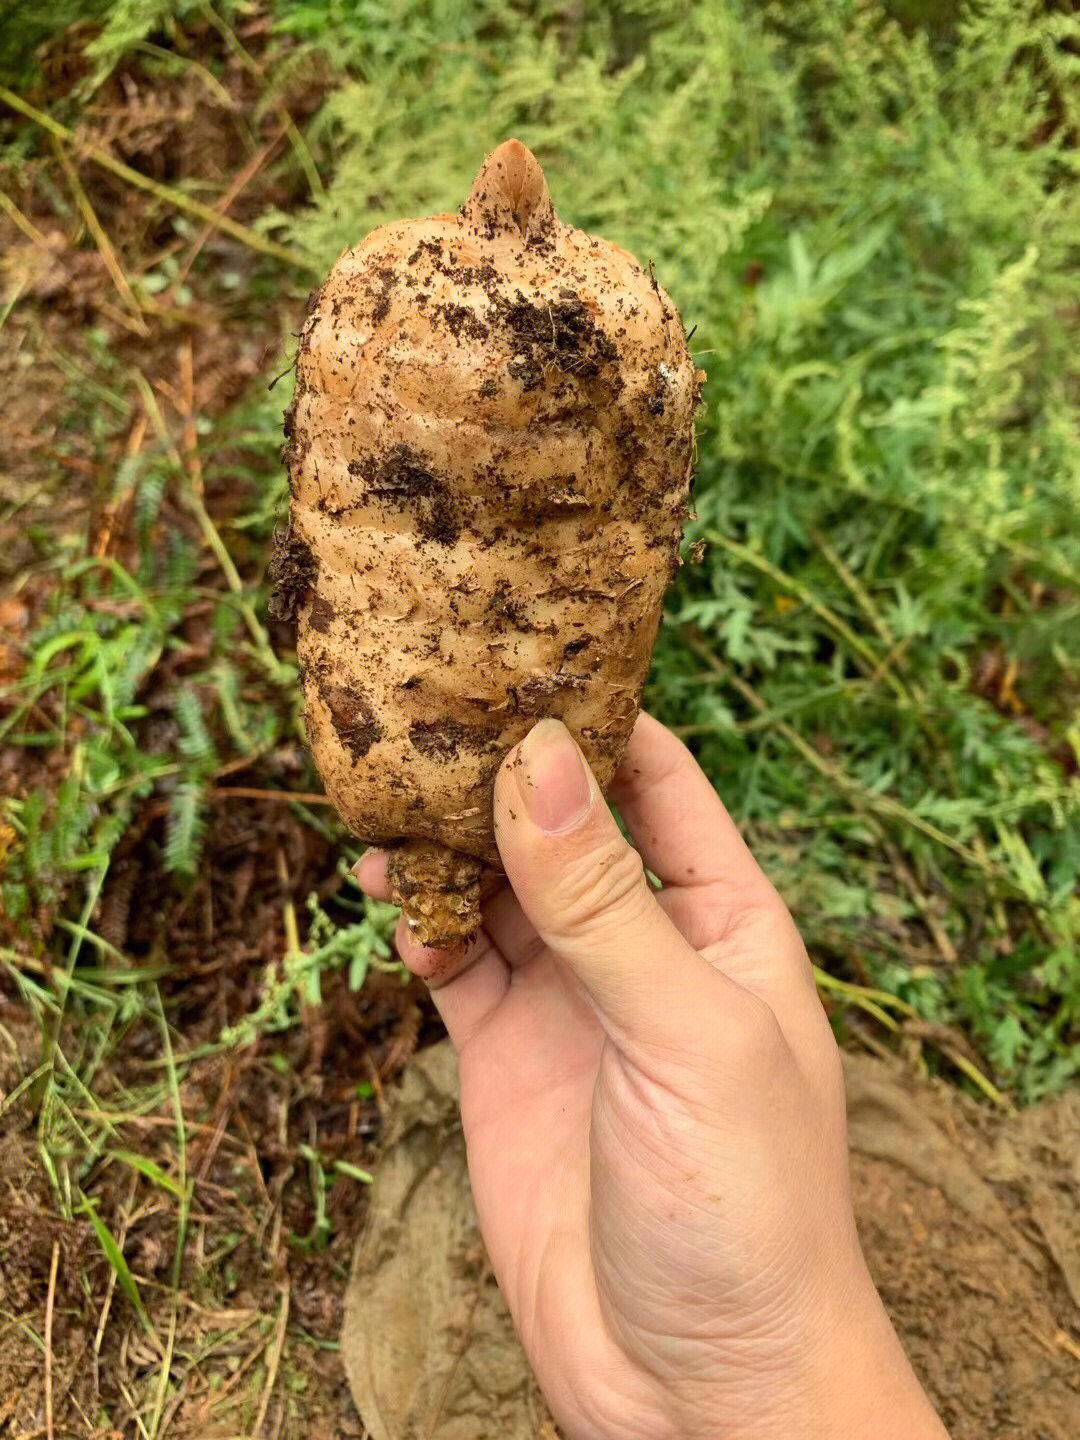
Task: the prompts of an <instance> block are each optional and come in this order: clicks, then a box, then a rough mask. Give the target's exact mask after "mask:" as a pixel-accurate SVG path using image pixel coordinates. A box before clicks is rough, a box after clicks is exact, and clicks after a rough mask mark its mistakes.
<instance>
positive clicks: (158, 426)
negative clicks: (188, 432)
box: [0, 87, 286, 682]
mask: <svg viewBox="0 0 1080 1440" xmlns="http://www.w3.org/2000/svg"><path fill="white" fill-rule="evenodd" d="M0 89H2V87H0ZM132 380H133V381H134V383H135V388H136V389H137V390H138V392H139V395H140V396H141V398H142V402H143V405H144V406H145V407H146V413H147V414H148V415H149V417H150V423H151V424H152V425H153V427H154V429H155V430H156V432H157V436H158V440H159V441H160V442H161V445H162V446H163V448H164V449H165V450H166V451H167V452H168V455H169V458H170V460H172V462H173V464H174V465H175V466H176V468H177V470H178V471H179V472H180V474H181V475H183V476H185V477H186V478H187V479H188V480H189V482H190V483H189V484H188V486H187V490H186V494H185V496H184V498H185V500H186V501H187V507H188V509H189V510H190V511H191V513H192V514H193V515H194V517H195V519H196V521H197V523H198V526H199V529H200V530H201V531H202V535H203V539H204V540H205V541H206V544H207V546H208V547H209V548H210V550H211V551H212V552H213V555H214V558H215V559H216V560H217V562H218V565H219V566H220V567H221V572H222V574H223V575H224V576H225V582H226V584H227V585H228V587H229V589H230V591H231V592H232V594H233V597H234V599H235V601H236V606H237V609H238V610H239V611H240V614H241V616H242V618H243V621H244V624H245V625H246V626H247V630H248V634H249V635H250V636H251V639H252V645H253V648H254V650H255V653H256V655H258V657H259V660H260V661H261V662H262V665H263V667H264V669H265V670H266V672H267V674H268V675H269V676H270V678H271V679H272V680H274V681H275V682H280V680H281V678H282V675H283V673H284V672H285V668H286V667H284V666H283V665H282V663H281V661H280V660H279V659H278V657H277V656H276V655H275V654H274V650H273V646H272V645H271V644H270V637H269V635H268V634H267V633H266V629H265V627H264V626H263V625H262V623H261V622H260V620H259V617H258V616H257V615H256V614H255V611H254V609H253V608H252V606H251V603H250V601H249V600H248V599H247V597H246V595H245V593H244V582H243V581H242V580H241V579H240V572H239V571H238V570H237V568H236V566H235V565H234V564H233V558H232V556H231V555H230V554H229V552H228V550H227V549H226V547H225V542H224V541H223V540H222V538H221V534H220V532H219V531H218V528H217V526H216V525H215V524H214V522H213V520H212V519H211V518H210V513H209V511H208V510H207V508H206V505H205V504H204V503H203V498H202V496H201V495H200V494H199V493H198V490H197V489H196V482H195V480H194V478H193V477H192V476H191V473H190V471H189V470H188V468H187V467H186V466H185V465H184V461H183V457H182V456H181V454H180V451H179V450H178V449H177V446H176V442H175V440H174V439H173V438H172V436H171V435H170V434H169V427H168V426H167V425H166V424H165V417H164V415H163V414H162V413H161V406H160V405H159V404H158V401H157V396H156V395H155V394H154V391H153V389H152V388H151V386H150V384H149V383H148V381H147V379H146V376H145V375H144V374H143V373H142V371H141V370H138V369H136V370H133V371H132Z"/></svg>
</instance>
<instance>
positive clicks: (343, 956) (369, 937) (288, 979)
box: [221, 859, 408, 1045]
mask: <svg viewBox="0 0 1080 1440" xmlns="http://www.w3.org/2000/svg"><path fill="white" fill-rule="evenodd" d="M338 871H339V874H340V875H341V878H342V880H343V881H344V882H345V885H346V887H347V892H348V891H352V892H353V893H352V895H351V896H350V895H349V894H348V893H346V895H345V897H344V898H343V899H340V900H339V904H340V905H341V906H342V907H343V908H344V910H345V912H346V914H348V913H349V912H351V913H352V915H353V916H354V918H353V919H352V920H349V921H347V922H346V923H345V924H339V923H338V922H337V921H336V920H334V919H333V918H331V916H329V915H328V914H327V913H326V911H325V910H324V909H323V907H322V906H321V905H320V904H319V901H318V897H317V896H315V895H311V896H309V897H308V905H307V908H308V917H309V923H308V938H307V948H306V949H305V950H303V951H301V950H299V949H295V948H294V949H292V950H290V951H289V953H288V954H286V956H285V958H284V961H283V963H282V967H281V974H280V975H279V974H277V971H276V967H275V966H271V967H270V969H269V971H268V973H267V976H266V985H265V989H264V992H263V997H262V1000H261V1001H260V1002H259V1005H258V1007H257V1008H256V1009H255V1010H254V1011H252V1012H251V1013H250V1014H249V1015H245V1016H244V1018H243V1019H242V1020H241V1021H240V1022H239V1023H238V1024H236V1025H232V1026H230V1027H229V1028H228V1029H227V1030H224V1031H223V1032H222V1035H221V1043H222V1044H223V1045H251V1044H253V1043H254V1042H255V1040H256V1039H257V1038H258V1037H259V1035H260V1034H262V1033H265V1032H272V1031H276V1030H287V1029H289V1027H290V1026H291V1025H293V1024H294V1023H295V1021H296V1019H297V1017H298V1015H299V1011H300V1007H301V1006H302V1005H319V1004H321V1003H322V977H323V976H324V975H325V974H328V973H330V972H332V971H339V972H343V973H344V975H345V978H346V982H347V984H348V986H349V989H350V990H359V989H360V987H361V986H362V985H363V983H364V981H365V980H366V979H367V975H368V972H369V971H370V970H373V969H374V970H391V971H396V972H398V973H400V975H401V978H402V980H403V981H405V980H407V979H408V974H407V972H406V971H405V968H404V966H403V965H401V963H400V961H396V960H394V959H393V958H392V950H391V947H390V940H391V936H392V934H393V930H394V924H395V922H396V920H397V917H398V914H399V911H398V909H397V907H396V906H394V905H384V904H382V903H381V902H380V901H377V900H372V899H370V898H369V897H368V896H366V895H360V894H359V892H358V891H357V889H356V882H355V881H354V880H353V877H352V872H351V870H350V869H349V862H348V861H347V860H346V859H342V860H341V861H340V862H339V865H338Z"/></svg>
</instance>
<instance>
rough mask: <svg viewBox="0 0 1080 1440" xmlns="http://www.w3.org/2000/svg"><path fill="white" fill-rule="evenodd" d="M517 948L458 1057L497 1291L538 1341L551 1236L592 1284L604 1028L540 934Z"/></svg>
mask: <svg viewBox="0 0 1080 1440" xmlns="http://www.w3.org/2000/svg"><path fill="white" fill-rule="evenodd" d="M506 903H509V904H514V903H516V902H512V900H510V899H509V897H507V901H506ZM515 928H516V927H515ZM493 948H494V947H493ZM525 950H527V951H528V952H529V953H528V956H527V958H526V956H525V955H524V954H523V953H522V952H523V951H525ZM516 951H517V953H515V954H512V955H507V954H505V952H502V953H503V958H504V959H505V960H506V961H507V963H508V964H509V966H510V969H511V976H512V978H511V983H510V986H509V988H508V990H507V991H506V994H505V995H504V997H503V999H502V1000H501V1001H500V1003H499V1005H498V1006H497V1007H496V1009H495V1010H494V1011H493V1012H492V1013H491V1015H490V1016H489V1017H488V1018H487V1020H486V1022H485V1023H484V1024H483V1025H482V1026H481V1027H480V1028H479V1029H478V1030H477V1031H476V1032H475V1033H474V1034H473V1035H471V1036H470V1037H469V1039H468V1040H467V1041H466V1042H465V1043H464V1044H463V1045H462V1047H461V1051H460V1057H459V1059H460V1074H461V1108H462V1122H463V1125H464V1129H465V1135H466V1138H467V1140H468V1151H469V1171H470V1176H471V1180H472V1186H473V1193H474V1196H475V1198H476V1206H477V1212H478V1214H479V1217H480V1224H481V1228H482V1231H483V1234H484V1238H485V1241H486V1243H487V1246H488V1250H489V1253H490V1256H491V1261H492V1265H493V1266H494V1269H495V1272H496V1275H497V1277H498V1280H499V1283H500V1286H501V1287H502V1289H503V1293H504V1294H505V1295H506V1296H507V1297H508V1299H509V1301H510V1304H511V1308H512V1309H513V1311H514V1315H515V1320H516V1321H517V1323H518V1325H519V1327H520V1328H521V1330H522V1335H523V1339H524V1340H525V1343H526V1345H530V1341H531V1338H532V1336H531V1335H530V1334H529V1333H528V1332H529V1329H530V1326H531V1325H533V1324H535V1323H537V1317H538V1315H539V1313H540V1308H539V1306H538V1304H537V1300H538V1287H539V1285H540V1283H541V1275H540V1272H541V1268H542V1264H543V1257H544V1255H545V1253H547V1252H548V1247H549V1243H550V1241H551V1237H552V1236H553V1235H554V1234H556V1233H558V1234H560V1235H561V1236H562V1237H564V1240H565V1242H567V1243H569V1244H570V1245H571V1246H572V1247H573V1248H574V1250H576V1252H577V1254H576V1258H577V1262H578V1266H579V1267H580V1269H579V1273H578V1277H577V1283H578V1285H580V1286H585V1285H591V1284H592V1280H591V1274H592V1272H591V1265H590V1262H589V1239H588V1228H587V1225H588V1205H587V1197H588V1174H587V1166H588V1144H587V1142H588V1134H589V1113H590V1110H591V1107H592V1103H593V1092H594V1090H595V1086H596V1078H597V1072H598V1069H599V1064H600V1053H601V1049H602V1046H603V1034H602V1031H601V1029H600V1026H599V1023H598V1021H597V1020H596V1017H595V1014H594V1012H593V1010H592V1007H591V1006H590V1004H589V1002H588V1001H587V1000H586V999H585V997H584V996H583V995H582V993H581V992H580V990H579V989H578V988H577V986H576V982H574V981H573V979H572V977H570V976H569V975H568V974H567V973H566V971H565V970H564V969H561V968H560V967H559V966H558V965H557V964H556V962H555V960H554V958H553V957H552V955H551V952H550V951H549V950H548V949H547V948H546V947H540V946H539V944H538V943H537V942H536V940H535V934H534V935H533V937H532V939H531V943H530V942H528V941H527V942H526V944H525V945H524V946H519V947H516ZM564 1258H565V1257H564ZM575 1268H577V1267H575ZM530 1348H531V1346H530Z"/></svg>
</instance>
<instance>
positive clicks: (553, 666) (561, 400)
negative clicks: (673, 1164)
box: [273, 140, 704, 947]
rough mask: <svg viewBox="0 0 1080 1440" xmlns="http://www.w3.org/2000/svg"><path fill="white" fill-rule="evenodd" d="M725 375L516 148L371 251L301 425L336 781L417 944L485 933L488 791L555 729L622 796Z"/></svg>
mask: <svg viewBox="0 0 1080 1440" xmlns="http://www.w3.org/2000/svg"><path fill="white" fill-rule="evenodd" d="M703 380H704V375H703V374H702V373H701V372H700V371H697V370H695V367H694V364H693V362H692V360H691V358H690V354H689V351H688V350H687V345H686V336H685V333H684V330H683V326H682V322H681V321H680V319H679V316H678V313H677V312H676V310H675V307H674V305H673V304H672V303H671V301H670V300H669V298H668V296H667V295H666V294H665V293H664V291H663V290H662V289H661V287H660V285H659V284H658V283H657V281H656V280H655V278H654V276H653V274H652V269H651V266H650V267H649V269H645V268H644V267H642V266H641V265H640V264H639V263H638V262H637V261H636V260H635V259H634V258H633V256H632V255H630V254H628V253H627V252H626V251H625V250H622V249H620V248H619V247H618V246H617V245H613V244H611V243H609V242H608V241H606V240H601V239H598V238H596V237H594V236H591V235H587V234H585V233H584V232H583V231H581V230H577V229H575V228H574V227H573V226H571V225H567V224H564V223H563V222H562V221H560V220H559V219H558V217H557V216H556V215H555V212H554V210H553V208H552V203H551V197H550V195H549V193H548V188H547V184H546V182H545V179H544V174H543V171H542V170H541V169H540V166H539V164H538V163H537V161H536V159H535V157H534V156H533V155H532V154H531V152H530V151H529V150H527V149H526V148H525V146H524V145H522V144H521V143H520V142H519V141H517V140H508V141H506V142H505V144H503V145H500V146H499V148H498V149H497V150H495V151H494V153H493V154H491V155H489V156H488V158H487V160H486V161H485V162H484V164H483V166H482V167H481V169H480V172H479V174H478V175H477V177H476V180H475V182H474V184H473V187H472V190H471V193H470V194H469V197H468V199H467V200H466V202H465V204H464V206H463V207H462V209H461V211H460V212H459V213H457V214H453V215H434V216H431V217H429V218H426V219H420V220H401V221H398V222H396V223H394V224H389V225H384V226H381V227H380V228H378V229H377V230H374V231H372V233H371V234H370V235H368V236H367V238H366V239H365V240H363V241H362V242H361V243H360V244H359V245H358V246H356V248H355V249H351V250H347V251H346V252H345V253H344V254H343V255H342V256H341V258H340V259H339V260H338V262H337V264H336V265H335V266H334V268H333V269H332V271H331V272H330V275H329V277H328V279H327V280H326V282H325V284H324V285H323V286H322V288H321V290H319V291H318V292H317V294H316V295H315V296H313V298H312V301H311V304H310V308H309V313H308V316H307V319H306V321H305V323H304V325H303V328H302V330H301V332H300V337H299V348H298V353H297V360H296V389H295V394H294V398H293V401H292V404H291V406H290V408H289V411H288V414H287V416H286V422H285V433H286V439H287V444H286V447H285V452H284V456H285V461H286V464H287V466H288V471H289V486H290V495H291V503H290V514H289V526H288V529H287V530H286V532H285V533H284V535H282V536H279V537H278V540H277V542H276V552H275V558H274V566H273V568H274V575H275V604H276V613H277V614H279V615H285V616H288V617H289V618H294V619H295V620H296V624H297V654H298V659H299V664H300V670H301V675H302V679H303V686H304V695H305V720H306V726H307V732H308V737H309V743H310V745H311V749H312V753H313V755H314V758H315V762H316V764H317V766H318V768H319V771H320V773H321V775H322V778H323V781H324V783H325V785H326V790H327V793H328V795H329V797H330V799H331V801H332V802H333V804H334V806H335V807H336V809H337V810H338V812H339V813H340V815H341V817H342V819H343V820H344V821H345V823H346V824H347V825H348V826H349V828H350V829H351V830H352V831H353V832H354V833H355V834H356V835H357V836H358V837H360V838H361V839H363V840H365V841H367V842H370V843H375V844H378V845H381V846H385V847H387V848H388V849H389V851H390V860H389V876H390V881H391V885H392V888H393V892H394V897H395V899H396V900H397V902H398V903H399V904H400V905H401V906H402V908H403V911H404V914H405V917H406V920H407V922H408V924H409V926H410V927H411V930H412V932H413V934H414V936H415V937H416V939H417V940H418V941H419V942H420V943H421V944H425V945H430V946H435V947H443V946H448V945H451V944H453V943H454V942H455V941H458V940H461V939H467V938H469V937H470V936H472V935H474V934H475V932H476V930H477V928H478V926H479V923H480V909H479V905H480V891H481V881H482V879H483V878H484V876H485V872H488V871H493V872H497V871H498V865H499V854H498V850H497V848H496V845H495V837H494V833H493V828H492V789H493V784H494V778H495V774H496V772H497V770H498V768H499V765H500V763H501V762H502V760H503V759H504V757H505V756H506V754H507V752H508V751H509V750H510V749H511V747H512V746H513V745H515V744H516V743H517V742H518V741H519V740H521V739H522V737H523V736H524V735H525V734H526V733H527V732H528V731H529V729H530V728H531V727H532V726H533V724H534V723H535V722H536V720H537V719H538V718H539V717H541V716H546V715H552V716H557V717H558V718H559V719H561V720H562V721H563V722H564V723H565V724H566V725H567V726H568V727H569V729H570V730H571V732H572V733H573V734H574V736H575V737H576V739H577V740H578V742H579V744H580V745H581V748H582V751H583V752H584V754H585V756H586V758H587V759H588V761H589V764H590V765H591V766H592V768H593V770H594V771H595V773H596V776H597V779H598V781H599V783H600V784H601V786H603V787H605V788H606V787H607V785H608V784H609V782H610V780H611V778H612V776H613V774H614V772H615V769H616V766H617V765H618V763H619V761H620V759H621V758H622V755H623V753H624V750H625V748H626V744H627V741H628V739H629V735H630V731H631V728H632V726H633V723H634V719H635V717H636V715H637V708H638V703H639V700H640V695H641V689H642V686H643V684H644V681H645V676H646V673H647V671H648V667H649V661H650V656H651V653H652V646H653V642H654V640H655V638H656V632H657V628H658V625H659V622H660V614H661V608H662V603H663V597H664V592H665V590H666V588H667V586H668V584H669V582H670V580H671V577H672V575H673V573H674V570H675V567H676V564H677V552H678V543H679V538H680V535H681V532H682V525H683V520H684V518H685V515H686V513H687V501H688V496H689V491H690V485H691V479H692V467H693V452H694V431H693V419H694V411H695V408H696V406H697V401H698V395H699V391H700V387H701V383H702V381H703Z"/></svg>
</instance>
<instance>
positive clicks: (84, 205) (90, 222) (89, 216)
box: [53, 135, 150, 337]
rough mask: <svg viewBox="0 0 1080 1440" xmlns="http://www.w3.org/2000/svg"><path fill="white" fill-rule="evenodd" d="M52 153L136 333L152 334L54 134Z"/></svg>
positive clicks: (66, 154) (102, 228)
mask: <svg viewBox="0 0 1080 1440" xmlns="http://www.w3.org/2000/svg"><path fill="white" fill-rule="evenodd" d="M53 150H54V152H55V154H56V158H57V159H58V160H59V161H60V166H61V168H62V170H63V172H64V174H65V175H66V176H67V182H68V184H69V185H70V187H71V193H72V195H74V197H75V204H76V205H77V206H78V207H79V213H80V214H81V215H82V217H83V219H84V220H85V222H86V228H87V229H88V230H89V231H90V234H91V235H92V236H93V237H94V244H95V245H96V246H97V248H98V252H99V254H100V255H101V258H102V260H103V261H104V262H105V269H106V270H108V272H109V278H110V279H111V280H112V282H113V284H114V285H115V287H116V293H117V294H118V295H119V296H120V299H121V300H122V301H123V302H124V304H125V305H126V306H127V308H128V310H130V312H131V322H130V323H131V324H133V325H134V327H135V330H136V333H137V334H139V335H142V336H143V337H145V336H147V335H149V333H150V331H149V329H148V328H147V324H146V321H145V320H144V319H143V316H142V306H141V305H140V304H139V302H138V300H136V298H135V295H134V293H133V291H132V289H131V286H130V285H129V284H128V278H127V276H126V275H125V274H124V271H123V267H122V266H121V264H120V261H119V260H118V259H117V257H116V251H115V250H114V249H113V244H112V241H111V240H110V239H109V237H108V235H107V234H106V233H105V227H104V226H103V225H102V223H101V221H100V220H99V219H98V217H97V213H96V212H95V210H94V207H93V205H91V204H90V197H89V196H88V195H87V193H86V191H85V190H84V189H83V187H82V184H81V183H80V181H79V177H78V175H77V174H76V173H75V166H74V165H72V163H71V157H70V156H69V155H68V153H67V151H66V150H65V149H64V147H63V146H62V145H61V144H60V142H59V140H57V138H56V137H55V135H54V136H53Z"/></svg>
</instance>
